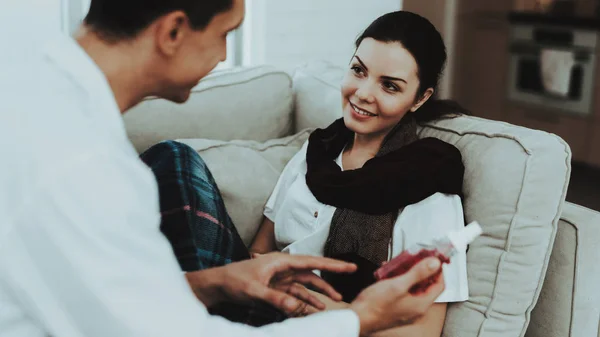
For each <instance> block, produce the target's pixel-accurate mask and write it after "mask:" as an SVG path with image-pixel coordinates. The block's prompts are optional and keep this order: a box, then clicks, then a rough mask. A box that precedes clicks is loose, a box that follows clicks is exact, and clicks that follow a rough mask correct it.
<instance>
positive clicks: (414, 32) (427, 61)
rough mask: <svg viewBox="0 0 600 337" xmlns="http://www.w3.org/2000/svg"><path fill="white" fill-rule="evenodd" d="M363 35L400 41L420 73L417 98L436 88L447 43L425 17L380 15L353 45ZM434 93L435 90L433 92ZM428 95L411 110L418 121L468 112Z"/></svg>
mask: <svg viewBox="0 0 600 337" xmlns="http://www.w3.org/2000/svg"><path fill="white" fill-rule="evenodd" d="M366 38H372V39H375V40H377V41H381V42H389V43H392V42H399V43H401V44H402V46H403V47H404V48H406V50H408V51H409V52H410V53H411V54H412V56H413V57H414V58H415V60H416V61H417V66H418V69H417V75H418V76H419V81H420V85H419V89H418V90H417V97H416V99H417V100H418V99H419V98H421V97H422V96H423V94H424V93H425V91H426V90H427V89H428V88H433V89H434V90H435V89H437V86H438V82H439V80H440V78H441V76H442V72H443V70H444V66H445V65H446V58H447V55H446V46H445V45H444V40H443V39H442V36H441V35H440V33H439V32H438V31H437V29H435V27H434V26H433V25H432V24H431V22H429V20H427V19H425V18H424V17H422V16H420V15H418V14H415V13H411V12H406V11H397V12H391V13H387V14H384V15H382V16H381V17H379V18H378V19H376V20H375V21H373V23H371V25H370V26H369V27H367V29H366V30H365V31H364V32H363V33H362V34H361V35H360V36H359V37H358V39H357V40H356V48H358V47H359V46H360V44H361V42H362V41H363V40H364V39H366ZM435 93H437V90H436V91H435ZM435 93H434V97H430V98H429V100H428V101H427V102H426V103H425V104H423V105H422V106H421V107H420V108H419V110H417V111H416V112H414V117H415V119H416V120H417V122H428V121H432V120H436V119H439V118H441V117H444V116H448V115H456V114H470V113H469V112H468V111H467V110H466V109H464V108H463V107H461V106H460V105H459V104H458V103H456V102H454V101H450V100H439V99H436V98H435Z"/></svg>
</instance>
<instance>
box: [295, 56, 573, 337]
mask: <svg viewBox="0 0 600 337" xmlns="http://www.w3.org/2000/svg"><path fill="white" fill-rule="evenodd" d="M328 69H329V70H328ZM343 74H344V71H343V70H341V69H335V68H328V67H327V66H323V65H322V64H317V65H309V66H304V67H301V68H300V69H298V71H297V72H296V73H295V76H294V88H295V90H298V92H296V113H297V114H299V115H302V116H297V118H296V121H297V124H298V126H299V127H303V128H304V127H323V126H326V125H327V124H328V123H331V122H332V121H333V120H334V119H335V118H338V117H339V116H341V104H340V99H339V96H340V94H339V83H340V81H341V78H342V76H343ZM419 135H420V137H436V138H440V139H442V140H444V141H446V142H448V143H451V144H454V145H455V146H456V147H457V148H458V149H460V151H461V153H462V154H463V160H464V164H465V167H466V172H465V185H464V192H465V200H464V207H465V216H466V220H467V221H472V220H478V221H479V222H480V223H481V224H482V226H483V228H484V232H485V234H484V236H483V237H482V238H480V239H478V240H477V241H476V242H475V243H474V244H473V245H472V246H471V248H470V250H469V252H468V256H467V258H468V273H469V288H470V299H469V301H467V302H465V303H460V304H455V305H451V306H450V307H449V310H448V315H447V320H446V324H445V327H444V333H443V336H446V337H474V336H477V337H500V336H502V337H506V336H514V337H516V336H522V335H523V334H524V333H525V330H526V328H527V324H528V322H529V317H530V313H531V310H532V309H533V307H534V306H535V304H536V301H537V298H538V295H539V293H540V289H541V287H542V283H543V280H544V275H545V272H546V269H547V267H548V260H549V257H550V253H551V250H552V243H553V241H554V237H555V235H556V230H557V223H558V220H559V215H560V213H561V208H562V205H563V203H564V200H565V194H566V186H567V184H568V179H569V174H570V159H571V153H570V150H569V147H568V146H567V144H566V143H565V142H564V141H562V140H561V139H560V138H558V137H556V136H554V135H550V134H547V133H544V132H540V131H533V130H530V129H525V128H521V127H516V126H512V125H509V124H506V123H501V122H492V121H488V120H484V119H480V118H475V117H459V118H455V119H449V120H443V121H439V122H437V123H431V124H429V125H427V126H425V127H421V128H420V132H419Z"/></svg>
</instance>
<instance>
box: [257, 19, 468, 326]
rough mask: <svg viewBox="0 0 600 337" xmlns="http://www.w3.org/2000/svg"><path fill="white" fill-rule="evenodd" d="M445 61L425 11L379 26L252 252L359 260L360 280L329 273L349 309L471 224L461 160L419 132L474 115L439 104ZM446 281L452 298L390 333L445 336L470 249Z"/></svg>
mask: <svg viewBox="0 0 600 337" xmlns="http://www.w3.org/2000/svg"><path fill="white" fill-rule="evenodd" d="M446 57H447V55H446V48H445V45H444V41H443V40H442V37H441V35H440V33H439V32H438V31H437V30H436V29H435V27H434V26H433V25H432V24H431V23H430V22H429V21H428V20H427V19H425V18H423V17H421V16H419V15H417V14H414V13H411V12H406V11H397V12H392V13H388V14H385V15H383V16H381V17H379V18H378V19H376V20H375V21H374V22H373V23H372V24H370V25H369V26H368V27H367V28H366V30H365V31H364V32H363V33H362V34H361V35H360V37H359V38H358V39H357V41H356V50H355V51H354V54H353V55H352V57H351V61H350V64H349V65H348V71H347V73H346V76H345V77H344V79H343V81H342V85H341V98H342V100H341V106H342V111H343V114H342V116H343V117H342V118H340V119H339V120H337V121H335V122H334V123H333V124H331V125H330V126H329V127H327V128H325V129H318V130H316V131H315V132H313V133H312V134H311V136H310V138H309V141H308V142H307V144H305V145H304V146H303V147H302V150H301V151H300V152H299V153H298V154H297V155H296V156H295V157H294V158H293V159H292V160H291V161H290V162H289V163H288V165H287V166H286V168H285V169H284V171H283V173H282V175H281V177H280V178H279V181H278V182H277V185H276V187H275V190H274V191H273V194H272V195H271V197H270V198H269V201H268V202H267V204H266V206H265V212H264V214H265V220H264V222H263V225H262V226H261V229H260V230H259V233H258V234H257V236H256V238H255V240H254V243H253V244H252V247H251V251H252V252H254V253H266V252H268V251H271V250H275V249H281V250H283V251H284V252H288V253H290V254H306V255H323V256H326V257H332V258H336V259H340V260H344V261H348V262H353V263H356V264H357V265H358V271H357V272H356V273H355V274H353V275H335V274H332V273H326V272H325V273H322V276H323V278H324V279H325V280H326V281H328V282H329V283H330V284H331V285H333V286H334V287H335V289H336V290H337V291H339V292H340V293H341V294H342V295H343V298H344V302H347V303H350V302H352V301H353V300H354V299H355V298H356V297H357V295H358V294H359V293H360V292H361V291H362V290H363V289H365V288H366V287H368V286H369V285H370V284H372V283H374V282H375V279H374V277H373V272H374V271H375V270H376V269H377V268H378V267H379V266H380V265H381V263H383V262H384V261H387V260H389V258H390V257H391V256H396V255H398V254H399V253H400V252H401V251H402V250H403V249H404V248H407V247H408V246H410V245H411V244H414V243H422V242H429V241H432V240H433V239H434V238H436V236H438V235H443V234H444V233H446V232H449V231H454V230H458V229H460V228H462V227H463V226H464V218H463V210H462V203H461V196H462V182H463V175H464V166H463V164H462V157H461V154H460V152H459V151H458V149H456V148H455V147H454V146H452V145H450V144H447V143H445V142H443V141H441V140H438V139H434V138H426V139H419V138H418V136H417V125H418V123H420V122H424V121H432V120H436V119H439V118H445V117H447V116H452V115H457V114H461V113H465V110H464V109H462V108H461V107H460V106H459V105H458V104H456V103H453V102H449V101H439V100H437V99H435V98H434V93H435V92H436V90H437V86H438V82H439V79H440V77H441V74H442V71H443V68H444V65H445V63H446ZM315 210H318V211H317V212H314V211H315ZM313 212H314V213H313ZM444 279H445V282H446V291H445V292H444V293H443V294H442V295H441V296H440V297H439V298H438V299H437V300H436V302H437V304H436V305H434V306H433V307H432V308H431V309H430V310H429V311H428V312H427V314H426V315H425V317H424V318H423V319H422V320H421V321H419V322H417V323H415V324H413V325H411V326H408V327H403V328H400V329H397V330H393V331H388V332H385V333H384V334H385V335H389V336H423V337H438V336H440V335H441V330H442V326H443V323H444V319H445V313H446V304H447V303H448V302H458V301H464V300H466V299H467V298H468V286H467V275H466V254H465V252H464V251H463V252H461V253H460V254H459V255H458V256H457V257H456V258H454V259H453V261H452V262H451V263H450V265H448V266H447V268H446V267H444ZM316 296H318V295H316ZM324 300H325V301H326V299H324ZM329 304H330V305H331V306H330V307H329V308H332V309H333V308H340V307H342V308H343V307H345V305H344V304H343V303H341V304H340V303H332V302H331V301H330V302H329Z"/></svg>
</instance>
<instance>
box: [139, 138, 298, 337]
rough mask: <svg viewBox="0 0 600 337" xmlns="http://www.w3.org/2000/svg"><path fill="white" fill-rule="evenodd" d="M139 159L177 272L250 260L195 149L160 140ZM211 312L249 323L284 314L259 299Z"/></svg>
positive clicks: (265, 321) (268, 320) (257, 323)
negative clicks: (151, 179) (152, 179)
mask: <svg viewBox="0 0 600 337" xmlns="http://www.w3.org/2000/svg"><path fill="white" fill-rule="evenodd" d="M140 158H141V159H142V160H143V161H144V162H145V163H146V164H147V165H148V166H149V167H150V168H151V169H152V171H153V172H154V175H155V176H156V179H157V182H158V189H159V198H160V210H161V215H162V220H161V225H160V230H161V231H162V233H163V234H164V235H165V236H166V237H167V239H168V240H169V242H170V243H171V245H172V247H173V252H174V253H175V256H176V257H177V261H178V262H179V265H180V266H181V269H182V270H184V271H186V272H191V271H197V270H202V269H206V268H211V267H217V266H223V265H226V264H229V263H232V262H236V261H242V260H246V259H250V253H249V252H248V249H247V247H246V246H245V245H244V243H243V241H242V239H241V238H240V236H239V234H238V232H237V230H236V228H235V226H234V224H233V222H232V221H231V218H230V217H229V215H228V214H227V211H226V209H225V204H224V203H223V199H222V197H221V194H220V192H219V189H218V187H217V184H216V183H215V180H214V178H213V176H212V174H211V172H210V170H209V169H208V167H207V166H206V163H204V161H203V160H202V158H200V156H199V155H198V153H197V152H196V151H195V150H194V149H192V148H191V147H189V146H187V145H185V144H182V143H178V142H175V141H165V142H162V143H159V144H157V145H155V146H153V147H151V148H150V149H148V150H147V151H145V152H144V153H142V155H141V156H140ZM210 311H211V313H213V314H217V315H220V316H223V317H225V318H227V319H229V320H231V321H235V322H241V323H246V324H249V325H253V326H261V325H264V324H269V323H273V322H279V321H282V320H283V319H285V318H286V317H285V315H284V314H283V313H282V312H280V311H279V310H277V309H275V308H274V307H271V306H269V305H267V304H265V303H262V302H255V303H249V304H244V305H241V304H233V303H224V304H221V305H218V306H217V307H214V308H210Z"/></svg>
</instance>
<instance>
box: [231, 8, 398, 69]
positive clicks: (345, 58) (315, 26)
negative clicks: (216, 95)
mask: <svg viewBox="0 0 600 337" xmlns="http://www.w3.org/2000/svg"><path fill="white" fill-rule="evenodd" d="M247 7H248V11H247V13H248V16H247V20H246V21H247V27H246V29H247V30H246V34H249V36H250V38H246V39H245V41H246V46H245V47H246V49H245V50H246V51H248V52H246V53H244V54H245V55H244V62H243V63H244V64H246V65H248V64H264V63H268V64H274V65H278V66H282V67H285V68H293V67H294V66H297V65H299V64H302V63H304V62H306V61H309V60H313V59H325V60H328V61H330V62H332V63H334V64H336V65H339V66H345V65H347V63H348V62H349V60H350V57H351V56H352V53H353V51H354V46H353V44H354V40H355V39H356V37H357V36H358V35H359V33H360V32H361V31H362V30H363V29H365V28H366V27H367V26H368V25H369V24H370V23H371V22H372V21H373V20H374V19H375V18H377V17H379V16H380V15H381V14H384V13H387V12H391V11H394V10H399V9H400V8H401V7H402V0H376V1H374V0H325V1H324V0H302V1H292V0H247Z"/></svg>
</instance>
